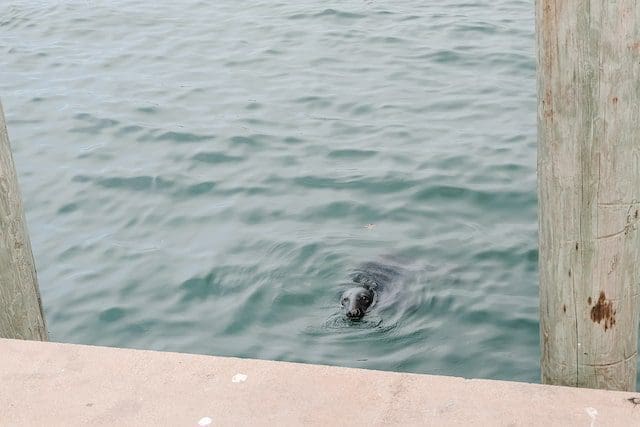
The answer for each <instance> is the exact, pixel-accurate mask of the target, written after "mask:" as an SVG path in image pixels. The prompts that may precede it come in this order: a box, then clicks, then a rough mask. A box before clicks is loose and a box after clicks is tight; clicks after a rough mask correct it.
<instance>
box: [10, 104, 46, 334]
mask: <svg viewBox="0 0 640 427" xmlns="http://www.w3.org/2000/svg"><path fill="white" fill-rule="evenodd" d="M0 337H1V338H19V339H32V340H42V341H46V340H47V339H48V336H47V328H46V325H45V321H44V314H43V311H42V303H41V301H40V291H39V289H38V280H37V278H36V269H35V265H34V261H33V254H32V253H31V242H30V241H29V235H28V233H27V227H26V222H25V217H24V211H23V210H22V198H21V197H20V191H19V189H18V180H17V176H16V170H15V167H14V165H13V158H12V156H11V149H10V146H9V134H8V133H7V126H6V124H5V118H4V111H3V110H2V103H0Z"/></svg>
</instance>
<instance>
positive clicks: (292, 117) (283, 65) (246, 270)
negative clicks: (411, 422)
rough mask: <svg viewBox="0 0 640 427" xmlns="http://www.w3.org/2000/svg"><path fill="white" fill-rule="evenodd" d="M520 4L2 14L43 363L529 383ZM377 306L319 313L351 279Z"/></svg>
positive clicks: (2, 76)
mask: <svg viewBox="0 0 640 427" xmlns="http://www.w3.org/2000/svg"><path fill="white" fill-rule="evenodd" d="M533 19H534V16H533V2H532V1H530V0H528V1H523V0H522V1H520V0H475V1H458V0H442V1H437V2H425V1H418V0H405V1H393V2H391V1H364V0H349V1H289V2H273V1H246V2H238V1H230V0H224V1H216V2H207V1H195V0H189V1H181V2H169V1H159V2H145V1H135V0H119V1H114V0H109V1H107V0H101V1H93V2H86V1H80V0H76V1H74V0H69V1H62V0H58V1H53V0H51V1H31V0H30V1H26V0H24V1H23V0H8V1H4V2H2V4H1V5H0V52H1V53H2V62H1V67H0V94H1V96H2V101H3V104H4V107H5V112H6V115H7V120H8V126H9V132H10V136H11V139H12V143H13V150H14V155H15V161H16V164H17V168H18V173H19V176H20V183H21V187H22V192H23V196H24V199H25V203H26V209H27V217H28V222H29V228H30V234H31V238H32V243H33V249H34V254H35V257H36V261H37V265H38V273H39V279H40V286H41V291H42V297H43V301H44V304H45V310H46V315H47V320H48V323H49V329H50V331H51V338H52V339H53V340H57V341H63V342H74V343H86V344H99V345H108V346H122V347H134V348H145V349H158V350H171V351H180V352H193V353H205V354H215V355H233V356H242V357H255V358H266V359H278V360H290V361H301V362H311V363H322V364H332V365H344V366H355V367H364V368H375V369H384V370H394V371H411V372H421V373H433V374H448V375H461V376H467V377H484V378H500V379H512V380H523V381H538V379H539V367H538V360H539V343H538V321H537V305H538V298H537V272H536V270H537V267H536V265H537V237H536V229H537V225H536V196H535V143H536V135H535V120H536V117H535V109H536V101H535V58H534V50H533V45H534V29H533V25H534V21H533ZM389 255H391V256H394V257H397V258H398V259H402V260H403V262H404V263H405V265H406V267H407V270H408V271H409V272H410V274H407V276H406V277H405V278H404V280H403V281H402V285H401V286H402V288H401V295H402V298H401V299H400V300H399V302H398V303H397V304H396V305H395V306H394V307H389V308H387V309H385V310H384V311H381V312H374V313H372V314H371V315H370V316H368V317H367V318H365V321H363V322H361V323H358V324H351V323H349V322H345V320H344V318H342V317H341V316H340V315H339V314H338V296H339V294H340V291H341V284H342V283H344V281H345V280H346V279H347V277H348V274H349V272H350V271H351V270H353V269H354V268H357V266H358V265H359V264H360V263H362V262H367V261H372V260H376V259H379V257H381V256H389Z"/></svg>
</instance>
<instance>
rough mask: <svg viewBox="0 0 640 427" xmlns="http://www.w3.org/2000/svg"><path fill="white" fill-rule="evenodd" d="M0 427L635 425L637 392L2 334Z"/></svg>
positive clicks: (639, 416)
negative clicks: (46, 340)
mask: <svg viewBox="0 0 640 427" xmlns="http://www.w3.org/2000/svg"><path fill="white" fill-rule="evenodd" d="M0 354H1V355H2V361H1V363H0V382H1V387H0V425H2V426H5V425H6V426H44V425H46V426H57V425H60V426H77V425H91V426H100V425H109V426H112V425H118V426H125V425H135V426H163V425H168V426H198V424H199V423H200V424H201V425H212V426H217V425H279V426H280V425H301V424H314V425H325V426H326V425H349V426H359V425H363V426H364V425H382V424H397V425H437V426H448V425H451V426H453V425H456V426H458V425H459V426H469V425H483V426H495V425H503V426H521V425H527V426H528V425H536V426H537V425H540V426H552V425H557V426H571V425H579V426H601V425H610V426H630V425H640V405H639V406H637V407H636V406H635V405H634V404H633V403H631V402H629V401H628V400H627V399H628V398H630V397H634V396H636V394H634V393H623V392H608V391H601V390H587V389H576V388H568V387H552V386H543V385H537V384H524V383H514V382H503V381H489V380H465V379H463V378H454V377H439V376H431V375H414V374H400V373H392V372H379V371H368V370H361V369H348V368H336V367H328V366H317V365H303V364H296V363H283V362H270V361H261V360H244V359H233V358H220V357H210V356H198V355H189V354H176V353H160V352H153V351H139V350H125V349H116V348H105V347H90V346H80V345H71V344H56V343H41V342H29V341H15V340H0Z"/></svg>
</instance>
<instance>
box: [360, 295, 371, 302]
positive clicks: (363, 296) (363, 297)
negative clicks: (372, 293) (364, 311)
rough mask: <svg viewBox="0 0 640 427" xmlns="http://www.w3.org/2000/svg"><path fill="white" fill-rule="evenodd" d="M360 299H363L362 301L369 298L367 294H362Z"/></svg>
mask: <svg viewBox="0 0 640 427" xmlns="http://www.w3.org/2000/svg"><path fill="white" fill-rule="evenodd" d="M360 299H361V300H362V301H364V302H367V301H369V298H368V297H367V296H366V295H362V296H361V297H360Z"/></svg>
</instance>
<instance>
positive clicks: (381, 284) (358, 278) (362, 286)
mask: <svg viewBox="0 0 640 427" xmlns="http://www.w3.org/2000/svg"><path fill="white" fill-rule="evenodd" d="M399 276H400V269H399V268H398V267H396V266H393V265H390V264H383V263H380V262H367V263H364V264H362V265H361V266H360V267H359V268H358V269H357V270H356V271H354V272H353V273H352V274H351V275H350V278H351V283H349V285H351V286H350V287H349V288H348V289H347V290H345V291H344V292H343V293H342V296H341V297H340V304H341V305H342V307H343V308H344V311H345V314H346V316H347V317H348V318H349V319H352V320H358V319H361V318H362V317H363V316H364V315H365V314H366V313H367V312H368V311H369V310H370V309H371V307H373V306H374V305H375V304H376V302H377V301H378V299H379V296H380V294H381V293H382V292H384V291H385V288H387V287H388V286H389V285H390V284H391V283H393V282H394V281H395V280H396V279H397V278H398V277H399Z"/></svg>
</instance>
